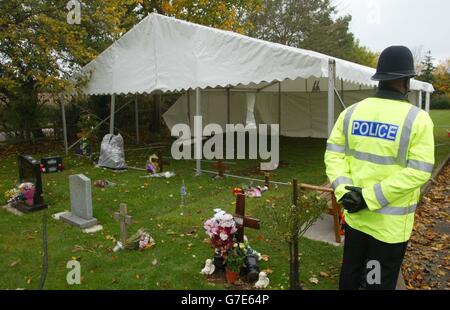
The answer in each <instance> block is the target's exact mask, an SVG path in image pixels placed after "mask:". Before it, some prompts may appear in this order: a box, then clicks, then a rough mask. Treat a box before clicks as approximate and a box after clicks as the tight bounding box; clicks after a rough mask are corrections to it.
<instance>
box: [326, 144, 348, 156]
mask: <svg viewBox="0 0 450 310" xmlns="http://www.w3.org/2000/svg"><path fill="white" fill-rule="evenodd" d="M327 151H330V152H336V153H341V154H345V147H344V146H340V145H337V144H332V143H327Z"/></svg>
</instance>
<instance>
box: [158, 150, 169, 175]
mask: <svg viewBox="0 0 450 310" xmlns="http://www.w3.org/2000/svg"><path fill="white" fill-rule="evenodd" d="M156 155H157V156H158V166H159V172H164V165H170V162H169V161H168V160H165V159H164V157H163V154H162V152H161V151H159V152H158V153H157V154H156Z"/></svg>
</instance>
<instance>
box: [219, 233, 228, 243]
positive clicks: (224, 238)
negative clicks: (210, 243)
mask: <svg viewBox="0 0 450 310" xmlns="http://www.w3.org/2000/svg"><path fill="white" fill-rule="evenodd" d="M220 239H221V240H223V241H227V240H228V235H227V234H224V233H220Z"/></svg>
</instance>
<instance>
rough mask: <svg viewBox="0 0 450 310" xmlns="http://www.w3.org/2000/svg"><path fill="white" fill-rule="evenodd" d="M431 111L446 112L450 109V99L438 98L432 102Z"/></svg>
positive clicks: (445, 97)
mask: <svg viewBox="0 0 450 310" xmlns="http://www.w3.org/2000/svg"><path fill="white" fill-rule="evenodd" d="M431 109H434V110H444V109H446V110H447V109H450V98H449V97H447V96H438V97H435V98H433V100H432V101H431Z"/></svg>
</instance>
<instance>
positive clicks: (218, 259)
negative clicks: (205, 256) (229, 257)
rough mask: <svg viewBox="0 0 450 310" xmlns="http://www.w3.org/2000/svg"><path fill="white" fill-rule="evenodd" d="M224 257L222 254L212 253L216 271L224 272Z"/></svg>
mask: <svg viewBox="0 0 450 310" xmlns="http://www.w3.org/2000/svg"><path fill="white" fill-rule="evenodd" d="M223 261H224V259H223V257H222V255H220V254H218V253H216V254H215V255H214V266H215V267H216V272H224V271H225V265H224V262H223Z"/></svg>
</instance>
